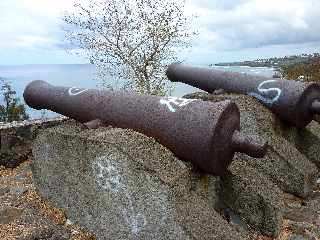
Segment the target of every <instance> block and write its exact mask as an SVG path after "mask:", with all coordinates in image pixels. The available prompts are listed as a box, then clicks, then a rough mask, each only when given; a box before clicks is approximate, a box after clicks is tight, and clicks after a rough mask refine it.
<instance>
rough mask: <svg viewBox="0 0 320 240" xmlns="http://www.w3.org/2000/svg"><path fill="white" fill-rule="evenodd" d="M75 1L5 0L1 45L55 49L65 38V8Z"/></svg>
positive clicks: (0, 9) (1, 5) (0, 16)
mask: <svg viewBox="0 0 320 240" xmlns="http://www.w3.org/2000/svg"><path fill="white" fill-rule="evenodd" d="M71 5H72V0H54V1H52V0H1V3H0V29H1V31H2V36H1V38H0V48H6V49H7V50H8V49H36V48H40V49H42V48H53V49H54V48H55V46H56V45H58V44H59V42H61V41H63V32H62V30H61V29H60V26H59V24H60V21H61V14H62V11H64V10H66V9H68V8H69V7H70V6H71Z"/></svg>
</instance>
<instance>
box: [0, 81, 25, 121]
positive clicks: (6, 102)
mask: <svg viewBox="0 0 320 240" xmlns="http://www.w3.org/2000/svg"><path fill="white" fill-rule="evenodd" d="M0 81H1V91H2V96H3V102H2V103H1V105H0V122H12V121H22V120H26V119H29V116H28V115H27V114H26V109H25V106H24V104H22V103H20V100H19V98H17V97H16V92H15V91H14V90H13V89H12V87H11V85H10V84H9V83H8V82H7V81H5V80H3V79H0Z"/></svg>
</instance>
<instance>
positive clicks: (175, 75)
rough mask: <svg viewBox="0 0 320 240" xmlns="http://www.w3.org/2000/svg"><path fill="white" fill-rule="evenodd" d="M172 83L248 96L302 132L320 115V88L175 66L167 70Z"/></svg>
mask: <svg viewBox="0 0 320 240" xmlns="http://www.w3.org/2000/svg"><path fill="white" fill-rule="evenodd" d="M167 76H168V78H169V79H170V80H171V81H173V82H182V83H186V84H189V85H191V86H194V87H197V88H199V89H202V90H204V91H206V92H209V93H212V92H214V91H215V90H219V89H223V90H225V91H226V92H230V93H241V94H247V95H251V96H253V97H255V98H257V99H258V100H259V101H260V102H262V103H263V104H264V105H265V106H266V107H268V108H269V109H270V110H272V111H273V112H274V113H275V114H277V116H279V118H280V119H282V120H283V121H285V122H287V123H288V124H290V125H293V126H296V127H298V128H303V127H305V126H306V125H307V124H309V123H310V122H311V120H313V118H314V115H315V114H319V113H320V85H319V84H316V83H303V82H298V81H293V80H286V79H270V78H267V77H263V76H252V75H248V74H243V73H235V72H225V71H221V70H216V69H214V68H204V67H194V66H189V65H184V64H178V63H174V64H171V65H170V66H169V67H168V69H167Z"/></svg>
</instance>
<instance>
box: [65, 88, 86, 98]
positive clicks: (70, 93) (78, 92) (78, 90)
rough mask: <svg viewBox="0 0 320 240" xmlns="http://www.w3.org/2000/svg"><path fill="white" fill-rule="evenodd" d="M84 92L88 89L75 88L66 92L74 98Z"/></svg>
mask: <svg viewBox="0 0 320 240" xmlns="http://www.w3.org/2000/svg"><path fill="white" fill-rule="evenodd" d="M85 91H88V89H81V88H77V87H71V88H69V90H68V93H69V95H70V96H76V95H79V94H81V93H83V92H85Z"/></svg>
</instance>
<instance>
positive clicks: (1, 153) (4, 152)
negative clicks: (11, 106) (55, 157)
mask: <svg viewBox="0 0 320 240" xmlns="http://www.w3.org/2000/svg"><path fill="white" fill-rule="evenodd" d="M65 120H66V118H65V117H59V118H55V119H46V120H32V121H22V122H12V123H6V124H4V123H0V166H1V165H2V166H5V167H9V168H14V167H16V166H18V165H19V164H20V163H21V162H22V161H24V160H25V159H27V158H28V157H29V156H30V155H31V143H32V140H33V139H34V138H35V136H36V135H37V133H38V131H39V130H41V129H44V128H47V127H52V126H55V125H58V124H60V123H61V122H63V121H65Z"/></svg>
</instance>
